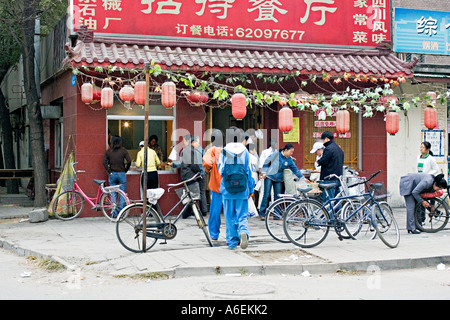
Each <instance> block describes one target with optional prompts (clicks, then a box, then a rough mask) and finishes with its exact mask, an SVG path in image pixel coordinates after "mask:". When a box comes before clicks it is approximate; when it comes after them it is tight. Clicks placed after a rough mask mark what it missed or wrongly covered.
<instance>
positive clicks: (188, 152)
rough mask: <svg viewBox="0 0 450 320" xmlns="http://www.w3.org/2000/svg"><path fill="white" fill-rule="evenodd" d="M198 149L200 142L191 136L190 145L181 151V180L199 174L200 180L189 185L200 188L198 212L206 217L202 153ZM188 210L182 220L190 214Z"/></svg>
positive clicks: (197, 138) (199, 148)
mask: <svg viewBox="0 0 450 320" xmlns="http://www.w3.org/2000/svg"><path fill="white" fill-rule="evenodd" d="M201 150H203V149H201V147H200V140H199V137H197V136H191V145H188V146H187V147H186V148H184V149H183V155H182V157H181V180H182V181H184V180H188V179H190V178H192V177H193V176H195V175H196V174H197V173H199V172H200V173H201V178H199V179H197V181H192V182H190V183H188V185H189V184H194V183H195V182H197V183H198V185H199V188H200V210H201V211H202V212H201V213H202V214H203V216H206V215H207V213H208V208H207V203H206V194H205V188H206V184H205V169H204V168H203V166H202V157H203V154H202V151H201ZM189 211H190V210H188V211H187V212H186V214H184V215H183V218H187V217H188V216H189V214H191V212H189Z"/></svg>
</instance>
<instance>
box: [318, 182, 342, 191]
mask: <svg viewBox="0 0 450 320" xmlns="http://www.w3.org/2000/svg"><path fill="white" fill-rule="evenodd" d="M337 187H339V184H338V183H319V188H322V189H325V190H328V189H336V188H337Z"/></svg>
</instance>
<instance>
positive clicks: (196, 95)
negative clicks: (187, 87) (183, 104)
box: [186, 91, 209, 107]
mask: <svg viewBox="0 0 450 320" xmlns="http://www.w3.org/2000/svg"><path fill="white" fill-rule="evenodd" d="M186 99H187V101H189V103H191V104H193V105H194V106H197V107H199V106H202V105H204V104H205V103H207V102H208V99H209V97H208V94H207V93H204V92H199V91H194V92H191V93H190V94H188V95H187V97H186Z"/></svg>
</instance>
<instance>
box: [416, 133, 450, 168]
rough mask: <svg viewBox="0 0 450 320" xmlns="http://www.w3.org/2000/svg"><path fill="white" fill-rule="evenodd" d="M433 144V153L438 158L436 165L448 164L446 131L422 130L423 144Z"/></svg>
mask: <svg viewBox="0 0 450 320" xmlns="http://www.w3.org/2000/svg"><path fill="white" fill-rule="evenodd" d="M423 141H428V142H429V143H431V149H430V150H431V152H433V157H434V158H436V163H447V156H446V154H445V130H437V129H433V130H422V142H423Z"/></svg>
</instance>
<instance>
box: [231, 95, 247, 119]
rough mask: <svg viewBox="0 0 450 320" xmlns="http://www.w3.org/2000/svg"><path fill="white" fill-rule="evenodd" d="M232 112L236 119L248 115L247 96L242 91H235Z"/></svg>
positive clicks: (232, 98) (232, 99)
mask: <svg viewBox="0 0 450 320" xmlns="http://www.w3.org/2000/svg"><path fill="white" fill-rule="evenodd" d="M231 113H232V114H233V117H234V118H235V119H236V120H242V119H243V118H245V116H246V115H247V97H246V96H245V95H244V94H242V93H235V94H233V96H232V97H231Z"/></svg>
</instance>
